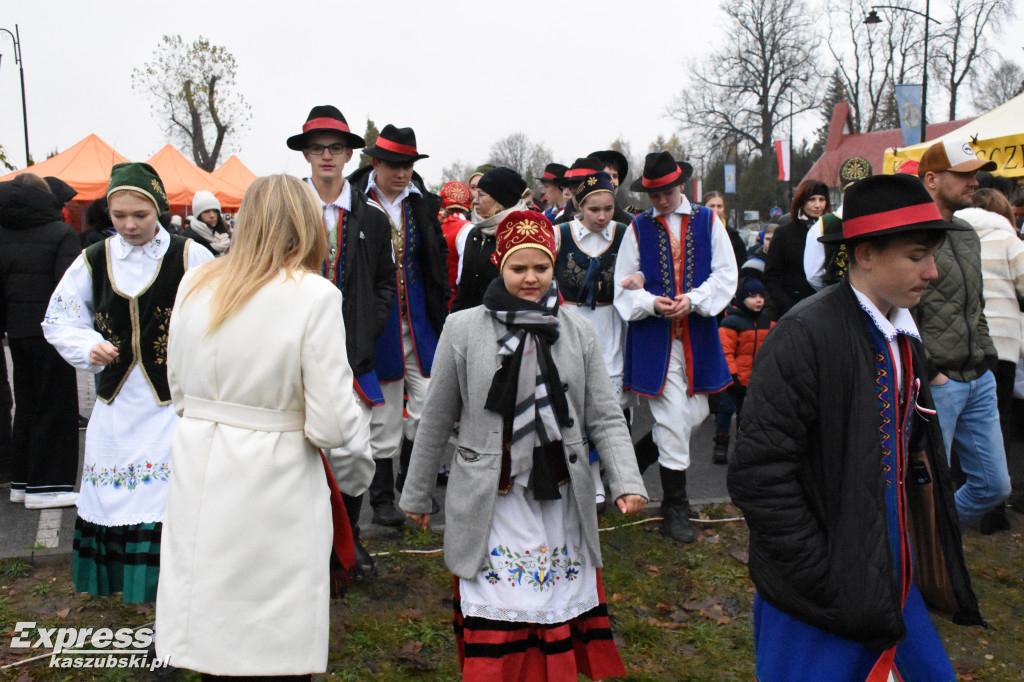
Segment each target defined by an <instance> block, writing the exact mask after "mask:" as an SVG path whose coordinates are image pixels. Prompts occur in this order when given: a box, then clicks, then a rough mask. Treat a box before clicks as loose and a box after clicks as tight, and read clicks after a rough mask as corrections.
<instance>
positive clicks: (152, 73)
mask: <svg viewBox="0 0 1024 682" xmlns="http://www.w3.org/2000/svg"><path fill="white" fill-rule="evenodd" d="M236 71H237V64H236V63H235V58H234V57H233V56H232V55H231V53H229V52H228V51H227V50H226V49H224V48H223V47H219V46H216V45H211V44H210V42H209V41H208V40H206V39H205V38H203V37H202V36H200V37H199V38H198V39H196V40H195V41H194V42H192V44H190V45H189V44H186V43H185V42H184V41H183V40H182V38H181V36H180V35H174V36H166V35H165V36H164V37H163V39H162V41H161V43H160V45H158V46H157V48H156V50H155V51H154V53H153V58H152V59H151V60H150V61H149V62H147V63H146V64H144V65H143V66H142V68H136V69H134V70H133V71H132V89H133V90H134V91H136V92H138V93H140V94H143V95H145V96H146V97H147V98H148V99H150V100H151V101H152V102H153V104H154V108H153V116H154V118H156V119H157V120H158V121H160V122H162V123H163V128H164V130H165V131H166V132H167V134H168V135H169V136H170V137H171V138H172V139H173V140H176V141H177V142H179V143H181V144H182V145H184V147H185V148H187V149H189V150H190V151H191V156H192V159H193V160H194V161H195V163H196V164H197V165H199V166H200V167H202V168H204V169H206V170H213V169H214V168H216V166H217V161H218V159H219V158H220V155H221V152H222V151H224V149H225V146H226V145H227V141H228V138H229V136H230V135H231V134H233V133H235V132H238V131H239V130H241V129H243V128H244V127H246V125H247V122H248V120H249V116H250V111H251V108H250V107H249V105H248V104H247V103H246V102H245V98H244V97H242V96H241V95H240V94H238V93H237V92H236V91H235V74H236ZM207 140H213V146H212V149H210V148H208V147H207V144H208V143H207Z"/></svg>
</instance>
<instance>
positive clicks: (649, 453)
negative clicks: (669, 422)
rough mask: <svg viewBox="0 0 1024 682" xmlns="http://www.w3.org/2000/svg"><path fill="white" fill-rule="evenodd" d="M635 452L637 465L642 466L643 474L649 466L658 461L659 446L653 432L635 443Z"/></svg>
mask: <svg viewBox="0 0 1024 682" xmlns="http://www.w3.org/2000/svg"><path fill="white" fill-rule="evenodd" d="M633 452H634V453H636V465H637V467H639V468H640V475H641V476H643V475H644V472H645V471H647V467H649V466H651V465H652V464H654V463H655V462H657V461H658V446H657V445H655V444H654V434H653V432H650V431H649V432H648V433H647V435H646V436H644V437H643V438H641V439H640V440H638V441H637V442H635V443H633Z"/></svg>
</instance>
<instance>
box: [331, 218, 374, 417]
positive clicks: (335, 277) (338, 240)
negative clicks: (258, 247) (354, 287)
mask: <svg viewBox="0 0 1024 682" xmlns="http://www.w3.org/2000/svg"><path fill="white" fill-rule="evenodd" d="M348 216H349V211H346V210H344V209H342V208H339V209H338V225H337V229H335V234H334V235H331V234H330V233H328V235H327V237H328V242H329V243H328V244H327V249H328V251H327V262H325V263H324V264H323V267H322V268H321V274H323V276H324V277H326V278H327V279H329V280H331V282H333V283H334V285H335V286H337V287H338V291H340V292H342V294H344V295H346V296H347V295H348V294H347V293H346V292H345V256H346V254H347V252H348V248H347V247H348ZM352 388H353V389H355V392H356V393H357V394H358V395H359V397H360V398H361V399H362V400H363V401H364V402H365V403H366V404H367V405H370V406H371V407H377V406H379V405H383V404H384V392H383V391H382V390H381V388H380V382H379V381H378V380H377V372H376V371H375V370H372V369H371V370H370V371H369V372H365V373H363V374H360V375H359V376H357V377H353V378H352Z"/></svg>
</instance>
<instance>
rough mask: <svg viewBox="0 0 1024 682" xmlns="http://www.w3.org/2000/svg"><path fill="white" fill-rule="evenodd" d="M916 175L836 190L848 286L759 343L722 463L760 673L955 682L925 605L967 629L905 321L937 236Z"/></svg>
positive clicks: (922, 371) (920, 375) (954, 534)
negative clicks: (743, 543) (744, 558)
mask: <svg viewBox="0 0 1024 682" xmlns="http://www.w3.org/2000/svg"><path fill="white" fill-rule="evenodd" d="M962 229H963V228H962V227H961V226H959V225H952V224H950V223H948V222H946V221H944V220H943V219H942V217H941V216H940V214H939V212H938V211H937V210H936V208H935V205H934V204H933V203H932V201H931V199H930V197H929V195H928V192H927V191H926V190H925V188H924V187H923V186H922V185H921V183H920V181H919V180H918V179H917V178H914V177H911V176H907V175H886V176H882V175H876V176H872V177H869V178H866V179H864V180H861V181H859V182H857V183H856V184H855V185H853V186H852V187H851V188H850V190H849V191H848V192H847V194H846V201H845V206H844V219H843V225H842V231H841V232H840V233H838V234H833V235H827V236H824V237H822V238H821V239H822V241H823V242H825V243H845V244H846V246H847V251H848V253H849V254H850V268H849V273H848V275H847V277H846V278H844V279H843V280H842V281H841V282H839V283H838V284H836V285H834V286H832V287H829V288H828V289H826V290H824V291H822V292H820V293H819V294H817V295H815V296H813V297H811V298H809V299H807V300H805V301H803V302H801V303H800V304H798V305H797V306H796V307H794V308H793V309H792V311H790V313H789V314H788V315H786V316H785V317H784V318H783V319H782V320H781V321H780V322H779V323H778V324H777V325H776V326H775V328H774V329H773V331H772V332H771V334H769V335H768V337H767V339H765V343H764V345H763V346H762V347H761V350H760V352H759V353H758V355H757V358H756V359H755V361H754V371H753V373H752V375H751V380H750V385H749V388H748V391H747V398H746V402H745V403H744V407H743V422H744V426H743V431H742V432H741V433H740V435H739V440H738V442H737V444H736V450H735V453H734V456H733V459H732V460H731V461H730V463H729V479H728V480H729V494H730V495H731V497H732V500H733V502H734V503H735V504H737V505H738V506H739V507H740V508H741V509H742V510H743V513H744V516H745V517H746V519H747V525H748V526H749V528H750V562H749V568H750V577H751V579H752V580H753V581H754V585H755V586H756V587H757V595H756V597H755V601H754V647H755V652H756V657H757V662H756V670H755V676H756V677H757V679H758V680H764V681H765V682H772V681H774V680H794V679H801V680H850V681H853V680H857V681H858V682H860V681H863V680H879V681H880V682H881V681H884V680H894V679H895V680H910V679H913V680H936V681H938V680H953V679H956V675H955V673H954V672H953V668H952V666H951V665H950V662H949V658H948V657H947V655H946V653H945V650H944V649H943V647H942V642H941V641H940V640H939V637H938V635H937V633H936V632H935V628H934V626H933V625H932V622H931V619H930V618H929V615H928V612H927V609H926V605H927V606H928V607H933V608H935V609H936V610H937V611H938V612H940V613H942V614H945V615H946V617H951V618H952V619H953V620H954V621H955V622H957V623H959V624H962V625H981V624H983V621H982V619H981V615H980V613H979V611H978V603H977V599H976V598H975V596H974V593H973V591H972V590H971V584H970V577H969V575H968V573H967V567H966V565H965V563H964V555H963V547H962V544H961V537H960V527H959V524H958V522H957V511H956V505H955V503H954V501H953V492H952V483H951V479H950V475H949V468H948V466H947V464H946V458H945V453H944V450H943V445H942V433H941V429H940V427H939V424H938V422H937V421H936V419H935V410H934V409H933V403H932V396H931V392H930V391H929V388H928V382H927V381H926V379H927V369H926V360H925V354H924V349H923V347H922V344H921V338H920V335H919V334H918V331H917V325H916V324H915V322H914V318H913V317H912V316H911V314H910V311H909V308H912V307H913V306H914V305H915V304H917V302H918V301H919V300H920V299H921V296H922V293H923V292H924V291H926V290H927V288H928V286H929V284H930V283H931V282H933V281H934V280H935V278H936V277H937V275H938V273H937V271H936V263H935V253H936V251H937V250H938V248H939V246H940V244H941V243H942V242H943V240H944V238H945V237H946V235H947V233H948V234H952V232H951V231H953V230H962Z"/></svg>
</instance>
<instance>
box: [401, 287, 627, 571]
mask: <svg viewBox="0 0 1024 682" xmlns="http://www.w3.org/2000/svg"><path fill="white" fill-rule="evenodd" d="M558 318H559V320H560V324H559V330H560V334H559V338H558V340H557V341H556V342H555V343H554V344H553V345H552V347H551V352H552V356H553V358H554V360H555V363H556V365H557V367H558V373H559V376H560V378H561V380H562V382H563V385H564V386H567V388H566V397H567V398H568V402H569V411H570V417H571V419H572V421H571V426H569V427H568V428H565V427H563V429H562V440H563V444H564V448H565V456H566V465H567V466H568V469H569V478H570V485H572V487H573V492H574V493H575V498H576V503H577V505H578V507H579V516H580V521H581V524H582V527H583V535H584V537H585V538H586V543H587V549H588V551H589V553H590V558H591V560H592V561H593V563H594V565H595V566H601V546H600V542H599V541H598V535H597V511H596V507H595V494H594V479H593V476H592V475H591V472H590V464H589V461H588V453H589V446H588V443H587V440H586V438H585V437H584V434H585V433H586V432H588V431H589V433H590V438H591V439H592V440H593V441H594V443H595V444H596V445H597V450H598V452H600V453H601V463H602V464H603V465H604V468H605V472H606V473H607V475H608V480H609V484H610V493H611V495H610V498H609V499H611V500H615V499H618V498H619V497H620V496H622V495H630V494H632V495H641V496H643V497H647V491H646V490H645V488H644V484H643V480H642V479H641V477H640V471H639V469H637V464H636V456H635V455H634V453H633V445H632V442H631V441H630V437H629V431H628V429H627V427H626V420H625V418H624V417H623V415H622V409H621V408H620V407H619V402H618V400H617V398H616V397H615V394H614V392H613V390H612V384H611V381H610V380H609V378H608V372H607V370H606V369H605V366H604V360H603V357H602V354H601V346H600V344H599V343H598V341H597V336H596V334H595V333H594V328H593V327H592V326H591V325H590V323H589V322H588V321H587V320H585V319H583V318H582V317H580V316H579V315H576V314H575V313H573V312H572V311H570V310H568V309H567V308H562V309H561V310H560V311H559V313H558ZM505 330H506V328H505V327H504V326H503V325H502V324H500V323H499V322H497V321H496V320H494V319H493V318H492V317H491V316H490V314H489V313H488V312H487V311H486V310H485V309H484V307H483V306H477V307H476V308H471V309H470V310H464V311H461V312H458V313H454V314H452V315H450V316H449V317H448V320H447V321H446V322H445V326H444V331H443V332H442V334H441V339H440V341H439V342H438V347H437V354H436V355H435V356H434V365H433V368H432V369H431V379H430V388H429V389H428V390H427V399H426V404H425V405H424V407H423V414H422V417H421V418H420V425H419V430H418V431H417V434H416V443H415V447H414V448H413V451H412V459H411V464H410V467H409V474H408V476H407V478H406V481H405V486H404V488H403V493H402V499H401V501H400V506H401V508H402V509H404V510H405V511H408V512H413V513H420V514H424V513H429V512H430V508H431V497H432V495H433V493H434V486H435V484H436V480H437V470H438V467H439V466H440V464H441V459H442V457H443V454H444V448H445V445H446V444H447V442H448V439H449V437H450V436H451V433H452V427H453V425H454V424H455V420H456V419H457V418H458V417H459V415H460V413H461V415H462V417H461V421H460V424H459V440H458V448H457V449H456V454H455V458H454V460H453V462H452V466H451V474H450V476H449V478H448V490H447V495H446V498H445V524H446V525H445V533H444V558H445V564H446V565H447V566H448V570H450V571H451V572H452V573H454V574H455V575H457V576H459V577H461V578H466V579H472V578H473V577H474V576H475V575H476V573H477V572H478V571H479V570H480V569H481V568H482V567H483V565H484V563H485V558H486V555H487V540H488V536H489V534H490V529H491V520H492V517H493V514H494V502H495V498H496V497H497V495H498V479H499V477H500V475H501V442H502V420H501V415H499V414H498V413H496V412H491V411H490V410H485V409H484V403H485V402H486V400H487V392H488V390H489V389H490V386H491V380H492V379H493V377H494V372H495V371H496V370H497V369H498V366H499V364H500V361H499V359H498V338H499V337H500V336H501V335H502V334H503V333H504V332H505Z"/></svg>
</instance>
